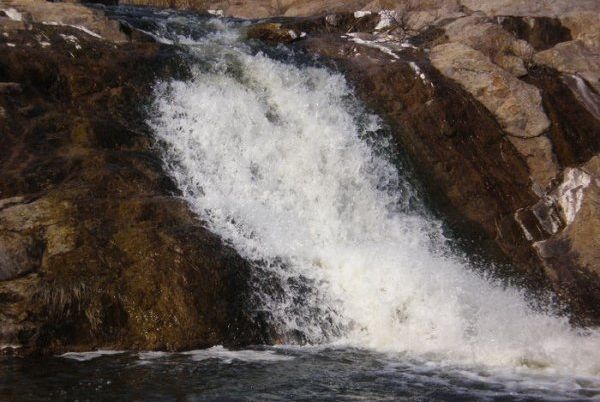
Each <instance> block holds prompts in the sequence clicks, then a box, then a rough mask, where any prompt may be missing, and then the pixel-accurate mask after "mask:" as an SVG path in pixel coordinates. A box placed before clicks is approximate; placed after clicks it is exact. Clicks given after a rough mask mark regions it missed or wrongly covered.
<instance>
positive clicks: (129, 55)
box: [0, 2, 265, 353]
mask: <svg viewBox="0 0 600 402" xmlns="http://www.w3.org/2000/svg"><path fill="white" fill-rule="evenodd" d="M44 3H45V2H44ZM48 4H49V5H48V7H52V5H51V4H50V3H48ZM15 7H17V8H16V9H13V10H15V11H16V10H18V11H19V13H20V14H19V15H22V16H23V21H19V22H21V24H14V22H15V21H16V20H15V18H17V14H15V13H9V14H10V16H5V17H3V18H2V17H0V30H1V31H2V32H1V33H0V82H2V83H3V84H2V88H5V89H6V90H3V91H2V94H0V110H1V111H2V113H1V115H0V133H1V134H0V171H1V172H2V174H1V175H0V348H1V349H0V350H2V351H4V352H7V351H11V350H16V351H17V352H21V353H32V352H38V353H60V352H62V351H64V350H65V349H68V350H90V349H95V348H115V349H122V348H128V349H143V350H148V349H162V350H179V349H189V348H197V347H208V346H212V345H217V344H225V345H230V346H237V345H243V344H253V343H261V342H264V341H265V338H264V336H263V335H264V334H263V331H262V329H261V328H262V327H261V325H259V323H257V322H255V321H253V318H252V317H251V316H250V313H249V310H248V309H249V308H250V307H251V301H250V295H249V291H248V287H249V276H250V273H251V269H250V266H249V263H248V262H247V261H245V260H244V259H242V258H241V257H240V256H239V255H238V254H237V253H236V252H235V251H234V250H232V249H231V248H229V247H227V246H225V245H223V244H222V242H221V240H220V239H218V238H217V237H216V236H215V235H213V234H211V233H210V232H209V231H208V230H206V229H204V228H203V227H202V226H201V224H200V223H199V222H198V220H197V217H195V216H194V215H193V214H192V213H191V212H190V211H189V209H188V207H187V205H186V203H185V202H184V201H183V200H181V199H180V198H178V196H177V190H176V186H175V185H174V184H173V183H172V182H171V181H170V179H169V178H168V176H167V175H166V174H165V172H163V170H162V163H161V160H160V158H159V155H157V154H156V151H155V150H153V146H152V143H153V141H152V138H151V135H150V132H149V129H147V127H146V125H145V123H144V115H143V110H141V108H140V105H143V104H144V100H145V99H147V98H148V97H149V96H150V95H151V90H152V85H153V83H154V82H155V80H156V79H159V78H160V77H172V76H177V75H181V74H187V72H186V69H185V67H184V64H183V63H181V60H180V59H179V58H178V56H177V54H176V52H174V51H172V49H169V48H168V47H165V46H162V45H159V44H157V43H151V42H148V41H142V42H136V41H135V40H132V36H128V35H126V34H125V33H124V32H122V31H121V30H120V29H118V26H119V25H118V23H117V22H115V21H110V22H109V23H108V25H107V26H104V27H102V23H101V22H100V21H102V16H101V14H98V12H97V11H94V12H92V14H90V10H88V9H87V8H84V7H82V6H79V5H76V4H70V5H67V4H60V5H57V7H61V8H62V7H66V8H65V10H68V13H67V14H65V15H63V16H61V17H60V18H63V17H64V18H65V19H67V20H65V19H63V20H62V21H67V22H68V25H75V24H77V26H75V27H70V26H63V25H54V24H44V23H42V21H43V20H39V19H38V18H44V16H43V15H42V14H39V15H38V14H36V12H37V11H36V9H35V8H33V9H32V8H29V7H27V6H22V5H19V6H15ZM36 7H37V5H36ZM41 7H42V8H44V7H47V5H46V4H43V5H42V6H41ZM77 13H81V15H80V17H81V18H82V19H81V21H80V22H76V21H77V17H78V14H77ZM5 15H6V14H5ZM50 15H54V14H50ZM89 15H93V16H94V18H93V21H92V22H91V23H89V24H88V19H87V18H88V16H89ZM67 22H65V23H67ZM96 24H100V25H96ZM115 24H117V25H116V27H117V30H116V31H113V29H115ZM88 30H89V31H91V32H93V33H102V36H103V38H98V37H97V36H95V35H93V34H91V33H89V32H87V31H88ZM109 31H110V32H113V35H108V34H107V32H109ZM108 37H110V38H111V39H110V40H108V39H106V38H108ZM9 89H10V90H9Z"/></svg>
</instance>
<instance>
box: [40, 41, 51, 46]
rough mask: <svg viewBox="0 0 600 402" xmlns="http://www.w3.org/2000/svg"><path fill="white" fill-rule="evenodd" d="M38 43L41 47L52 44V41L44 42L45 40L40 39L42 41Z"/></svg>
mask: <svg viewBox="0 0 600 402" xmlns="http://www.w3.org/2000/svg"><path fill="white" fill-rule="evenodd" d="M40 45H41V46H42V47H48V46H50V45H52V43H50V42H45V41H42V42H40Z"/></svg>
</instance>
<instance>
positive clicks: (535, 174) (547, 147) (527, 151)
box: [508, 135, 558, 195]
mask: <svg viewBox="0 0 600 402" xmlns="http://www.w3.org/2000/svg"><path fill="white" fill-rule="evenodd" d="M508 138H509V140H510V142H511V143H512V144H513V145H514V147H515V148H516V149H517V151H519V153H520V154H521V155H523V157H524V158H525V160H526V161H527V166H528V168H529V174H530V175H531V181H532V183H533V185H534V191H535V192H536V193H538V194H540V195H541V194H543V193H544V191H545V190H546V188H547V187H548V185H549V184H550V183H551V181H552V179H554V178H555V177H556V175H557V173H558V165H557V163H556V159H555V156H554V152H553V149H552V142H551V141H550V140H549V139H548V138H547V137H546V136H543V135H542V136H539V137H533V138H519V137H513V136H509V137H508Z"/></svg>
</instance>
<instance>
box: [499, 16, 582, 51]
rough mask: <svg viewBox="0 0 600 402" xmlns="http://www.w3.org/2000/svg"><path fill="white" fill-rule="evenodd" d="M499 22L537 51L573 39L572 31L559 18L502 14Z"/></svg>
mask: <svg viewBox="0 0 600 402" xmlns="http://www.w3.org/2000/svg"><path fill="white" fill-rule="evenodd" d="M498 22H499V23H500V24H501V25H502V28H504V29H505V30H506V31H508V32H510V33H512V34H513V35H515V36H516V37H517V38H519V39H521V40H524V41H526V42H527V43H529V44H530V45H531V46H532V47H533V48H534V49H535V50H537V51H540V50H546V49H550V48H551V47H554V46H555V45H557V44H559V43H561V42H568V41H570V40H573V37H572V36H571V31H570V30H569V29H568V28H566V27H564V26H563V24H562V23H561V22H560V19H558V18H548V17H537V18H536V17H514V16H502V17H498Z"/></svg>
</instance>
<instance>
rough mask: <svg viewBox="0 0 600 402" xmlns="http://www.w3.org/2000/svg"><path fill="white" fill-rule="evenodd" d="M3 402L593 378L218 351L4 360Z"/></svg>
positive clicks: (498, 392)
mask: <svg viewBox="0 0 600 402" xmlns="http://www.w3.org/2000/svg"><path fill="white" fill-rule="evenodd" d="M0 372H2V373H3V374H2V376H0V400H2V401H15V402H18V401H19V402H20V401H47V400H48V401H52V400H53V401H82V402H83V401H115V402H117V401H123V402H125V401H127V402H130V401H280V400H299V401H309V400H310V401H313V400H314V401H330V400H331V401H332V400H347V401H356V400H363V401H387V400H389V401H403V400H406V401H474V400H482V401H536V400H548V401H565V400H593V399H594V398H593V397H594V395H595V396H596V397H598V396H599V395H600V389H598V388H593V387H592V386H591V383H590V382H589V381H588V380H586V379H585V378H569V379H567V378H565V377H562V378H561V379H560V380H558V379H556V378H553V377H551V376H543V375H539V374H538V375H535V374H532V373H528V375H526V376H520V375H518V374H517V373H514V372H513V373H512V374H510V375H508V374H505V375H503V374H502V372H501V371H496V372H493V371H491V370H489V369H485V368H481V367H480V368H470V369H466V368H465V367H459V366H451V365H446V366H440V365H438V364H433V363H426V362H423V361H417V360H414V359H410V358H407V357H401V356H392V355H384V354H378V353H373V352H368V351H363V350H356V349H334V348H318V349H307V348H295V349H293V348H266V349H265V348H260V349H255V350H249V351H237V352H231V351H227V350H225V349H223V348H220V347H216V348H212V349H209V350H207V351H195V352H187V353H182V354H164V353H157V352H150V353H141V354H137V353H134V354H132V353H122V354H113V355H101V354H93V353H92V354H81V355H78V354H70V355H68V357H56V358H48V359H45V360H31V359H22V358H6V357H5V358H1V359H0Z"/></svg>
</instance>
